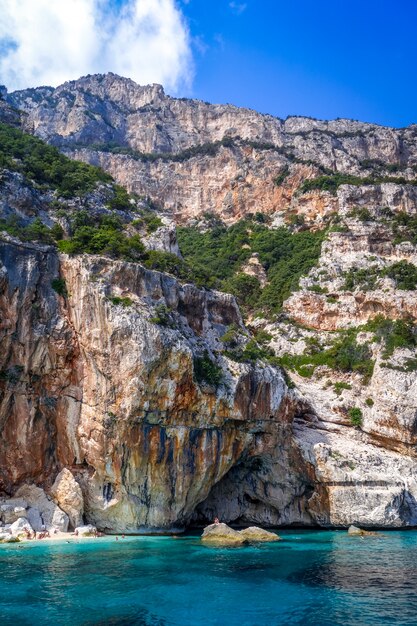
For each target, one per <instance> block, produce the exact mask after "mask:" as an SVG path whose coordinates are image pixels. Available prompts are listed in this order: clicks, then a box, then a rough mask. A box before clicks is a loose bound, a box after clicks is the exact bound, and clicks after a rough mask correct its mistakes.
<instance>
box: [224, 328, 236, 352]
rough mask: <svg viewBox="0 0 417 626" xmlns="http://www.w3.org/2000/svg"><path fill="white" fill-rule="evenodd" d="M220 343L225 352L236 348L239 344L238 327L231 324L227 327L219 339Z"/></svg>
mask: <svg viewBox="0 0 417 626" xmlns="http://www.w3.org/2000/svg"><path fill="white" fill-rule="evenodd" d="M220 341H221V342H222V343H223V344H224V346H225V348H226V349H227V350H233V349H234V348H236V347H237V346H238V343H239V327H238V326H237V324H231V325H230V326H228V328H227V330H226V332H225V333H224V335H222V337H220Z"/></svg>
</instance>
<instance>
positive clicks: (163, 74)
mask: <svg viewBox="0 0 417 626" xmlns="http://www.w3.org/2000/svg"><path fill="white" fill-rule="evenodd" d="M192 68H193V63H192V56H191V47H190V37H189V33H188V28H187V25H186V23H185V21H184V19H183V16H182V14H181V12H180V10H179V9H178V7H177V5H176V2H175V0H123V3H122V4H121V6H120V3H119V5H117V4H116V2H115V0H18V1H17V0H0V84H1V83H4V84H5V85H6V86H7V87H8V88H9V89H21V88H24V87H33V86H38V85H52V86H56V85H59V84H60V83H63V82H65V81H66V80H70V79H74V78H78V77H79V76H82V75H85V74H93V73H101V72H109V71H111V72H115V73H117V74H121V75H122V76H127V77H129V78H133V80H136V81H137V82H138V83H141V84H147V83H153V82H157V83H162V84H163V85H164V86H165V87H166V88H167V89H168V90H170V91H172V92H177V91H178V90H179V89H181V88H182V87H189V86H190V84H191V80H192V73H193V69H192Z"/></svg>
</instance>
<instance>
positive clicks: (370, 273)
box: [342, 267, 378, 291]
mask: <svg viewBox="0 0 417 626" xmlns="http://www.w3.org/2000/svg"><path fill="white" fill-rule="evenodd" d="M377 278H378V273H377V270H376V269H375V268H373V267H368V268H366V269H365V268H356V267H351V268H350V269H349V270H348V271H347V272H346V274H345V283H344V285H343V287H342V289H344V290H346V291H353V290H354V289H356V287H359V288H360V289H362V290H363V291H372V290H373V289H375V287H376V284H377Z"/></svg>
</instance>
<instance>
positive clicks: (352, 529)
mask: <svg viewBox="0 0 417 626" xmlns="http://www.w3.org/2000/svg"><path fill="white" fill-rule="evenodd" d="M348 535H352V536H354V537H364V536H365V535H368V536H371V537H375V536H376V535H377V533H374V532H373V531H371V530H363V528H358V526H353V525H352V526H349V528H348Z"/></svg>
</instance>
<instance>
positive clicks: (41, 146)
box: [0, 123, 113, 198]
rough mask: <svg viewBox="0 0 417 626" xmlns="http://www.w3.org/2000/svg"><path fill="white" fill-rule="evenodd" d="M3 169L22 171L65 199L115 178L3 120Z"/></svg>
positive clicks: (0, 128)
mask: <svg viewBox="0 0 417 626" xmlns="http://www.w3.org/2000/svg"><path fill="white" fill-rule="evenodd" d="M0 168H7V169H9V170H13V171H17V172H20V173H21V174H23V175H24V176H25V178H26V179H27V180H29V181H33V182H34V183H36V184H38V185H41V186H42V187H46V188H52V189H56V191H57V193H58V195H59V196H61V197H63V198H71V197H73V196H80V195H83V194H85V193H88V192H90V191H93V189H94V188H95V187H96V185H97V183H99V182H102V183H109V182H112V180H113V179H112V177H111V176H110V175H109V174H106V173H105V172H103V170H101V169H100V168H98V167H94V166H92V165H87V164H86V163H81V162H80V161H72V160H71V159H68V158H67V157H65V156H64V155H63V154H61V153H60V152H59V151H58V150H57V149H56V148H54V147H52V146H49V145H48V144H46V143H44V142H43V141H41V140H40V139H37V138H36V137H33V136H32V135H28V134H27V133H24V132H23V131H21V130H20V129H19V128H15V127H13V126H9V125H7V124H3V123H0Z"/></svg>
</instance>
